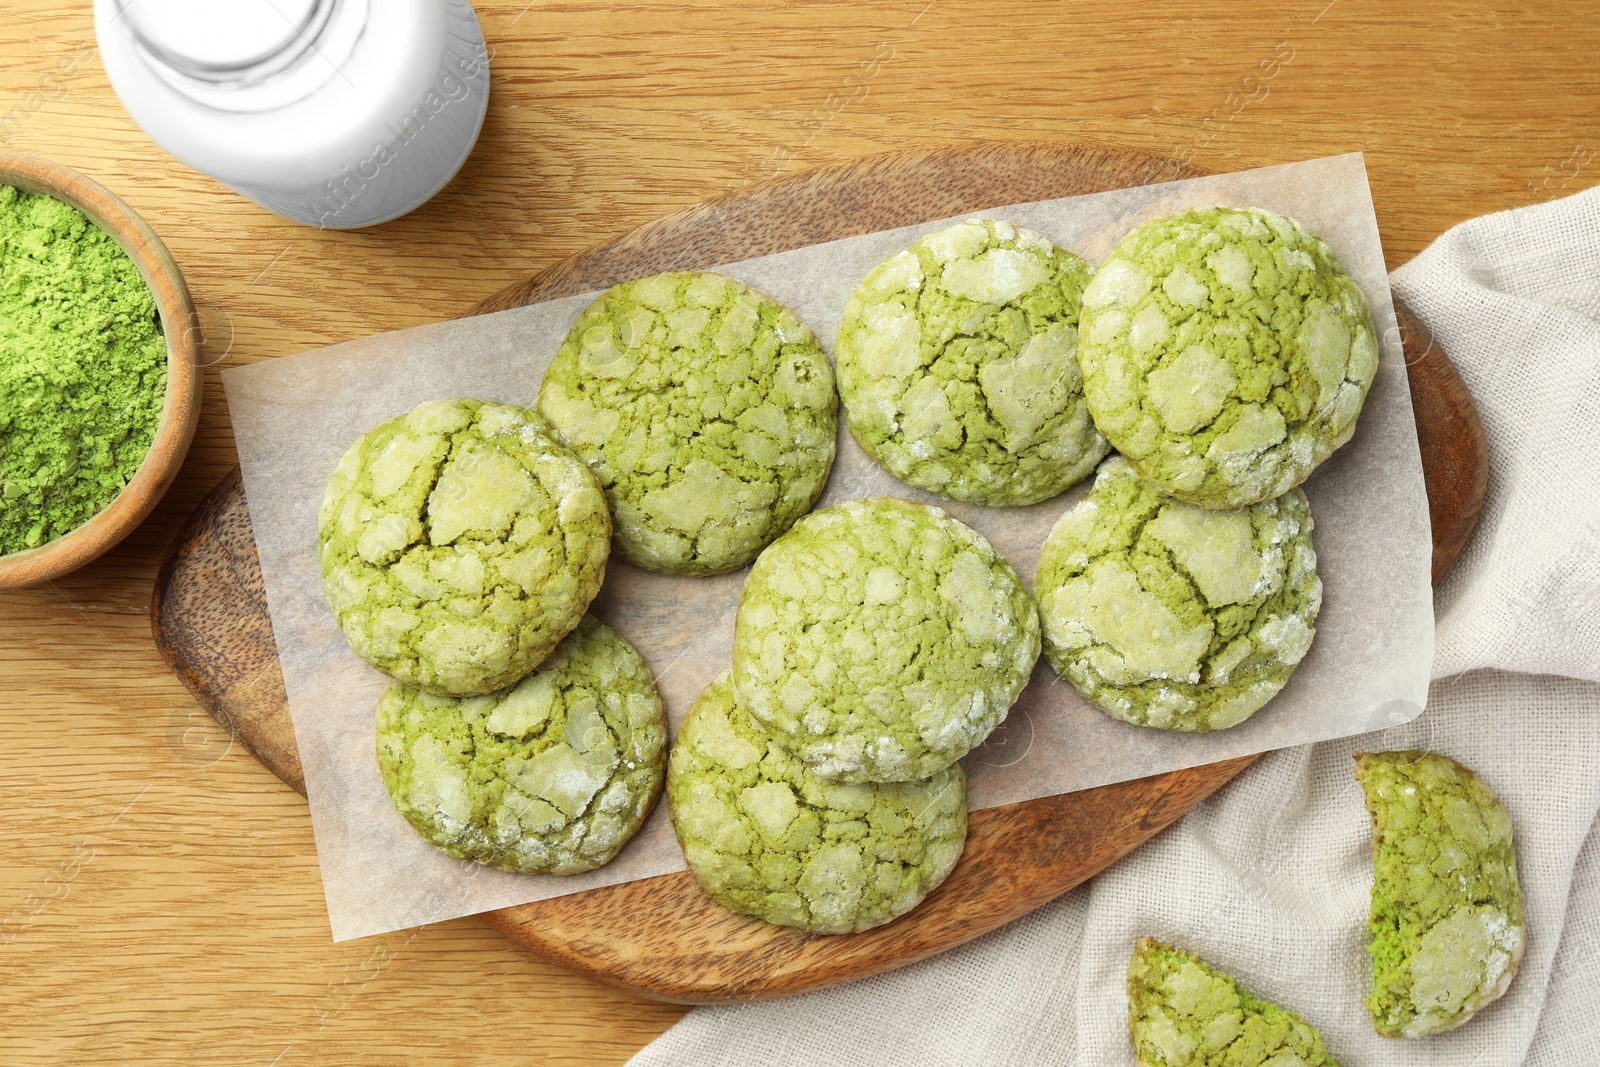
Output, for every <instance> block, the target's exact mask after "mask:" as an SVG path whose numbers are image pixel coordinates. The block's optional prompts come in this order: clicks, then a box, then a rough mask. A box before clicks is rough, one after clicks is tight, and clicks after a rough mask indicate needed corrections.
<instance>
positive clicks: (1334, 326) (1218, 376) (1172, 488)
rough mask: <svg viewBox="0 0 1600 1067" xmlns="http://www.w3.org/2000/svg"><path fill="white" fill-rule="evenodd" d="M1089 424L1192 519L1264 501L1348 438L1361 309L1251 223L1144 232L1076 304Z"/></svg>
mask: <svg viewBox="0 0 1600 1067" xmlns="http://www.w3.org/2000/svg"><path fill="white" fill-rule="evenodd" d="M1078 359H1079V362H1080V363H1081V364H1082V366H1083V377H1084V392H1085V394H1086V395H1087V397H1088V400H1089V410H1090V411H1091V412H1093V413H1094V421H1095V423H1096V424H1097V425H1098V426H1099V427H1100V430H1101V432H1102V433H1104V434H1105V435H1106V437H1108V438H1110V440H1111V443H1112V444H1113V445H1114V446H1116V449H1117V451H1119V452H1121V453H1122V454H1123V455H1125V456H1127V457H1128V461H1129V462H1130V463H1132V464H1133V466H1134V468H1135V469H1136V470H1137V471H1138V472H1139V475H1140V477H1142V478H1144V479H1146V480H1147V481H1149V482H1151V483H1152V484H1153V485H1155V486H1156V487H1157V488H1159V489H1161V490H1162V491H1164V492H1167V493H1170V494H1172V495H1173V496H1176V497H1178V498H1179V499H1180V500H1187V501H1189V502H1191V503H1194V504H1200V505H1202V506H1204V507H1208V508H1237V507H1244V506H1245V505H1247V504H1255V503H1259V502H1261V501H1263V500H1271V499H1272V498H1273V497H1276V496H1280V495H1282V494H1283V493H1284V492H1285V491H1287V490H1289V489H1291V488H1293V487H1294V486H1296V485H1299V484H1300V483H1301V482H1302V481H1304V480H1305V478H1306V476H1307V475H1309V474H1310V473H1311V470H1312V468H1314V467H1315V466H1316V465H1317V464H1318V463H1321V462H1322V461H1323V460H1324V459H1326V458H1328V456H1329V455H1330V454H1332V452H1333V450H1334V449H1336V448H1338V447H1339V446H1340V445H1342V444H1344V443H1345V442H1346V441H1348V440H1349V439H1350V435H1351V434H1352V433H1354V432H1355V427H1356V416H1357V415H1359V414H1360V413H1361V405H1362V403H1363V402H1364V401H1365V399H1366V395H1367V388H1368V387H1369V386H1370V385H1371V384H1372V377H1373V374H1374V373H1375V372H1376V371H1377V368H1378V342H1377V338H1376V336H1375V335H1374V333H1373V329H1372V317H1371V315H1369V314H1368V312H1367V301H1366V297H1365V296H1363V295H1362V292H1361V288H1360V287H1359V286H1358V285H1356V283H1355V279H1353V278H1351V277H1350V275H1349V274H1347V273H1346V272H1345V270H1344V268H1342V267H1341V266H1339V264H1338V262H1337V261H1336V260H1335V259H1334V256H1333V253H1332V252H1331V251H1330V250H1329V249H1328V246H1327V245H1325V244H1323V243H1322V241H1321V240H1319V239H1318V238H1317V237H1315V236H1313V235H1312V234H1310V233H1308V232H1306V230H1304V229H1303V228H1302V227H1301V226H1300V224H1299V223H1297V222H1295V221H1293V220H1292V219H1286V218H1283V217H1282V216H1279V215H1272V214H1269V213H1267V212H1265V211H1237V210H1233V209H1231V208H1211V209H1206V210H1198V211H1186V212H1184V213H1182V214H1178V215H1168V216H1165V217H1162V218H1158V219H1153V220H1151V221H1150V222H1147V223H1145V224H1144V225H1142V226H1140V227H1139V228H1138V229H1136V230H1134V231H1133V232H1132V233H1130V234H1129V235H1128V236H1127V237H1125V238H1123V240H1122V243H1121V244H1119V245H1117V247H1116V250H1115V251H1113V252H1112V253H1111V256H1110V258H1108V259H1107V260H1106V261H1105V263H1103V264H1101V266H1100V269H1099V271H1097V272H1096V274H1095V277H1094V281H1092V282H1090V283H1089V287H1088V288H1087V289H1085V290H1084V293H1083V324H1082V336H1081V338H1080V342H1079V345H1078Z"/></svg>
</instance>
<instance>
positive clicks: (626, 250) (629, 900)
mask: <svg viewBox="0 0 1600 1067" xmlns="http://www.w3.org/2000/svg"><path fill="white" fill-rule="evenodd" d="M1171 169H1172V168H1170V167H1169V166H1168V165H1167V163H1166V161H1164V160H1162V159H1161V158H1160V157H1158V156H1154V155H1150V154H1147V153H1143V152H1138V151H1135V150H1132V149H1126V148H1107V147H1103V146H1085V145H1073V144H1063V143H1045V144H1036V145H1035V144H1026V143H1024V144H1009V143H1003V142H1002V143H999V144H994V145H987V146H968V147H958V148H945V149H939V150H936V151H932V152H913V153H891V154H887V155H878V156H872V157H869V158H867V159H865V160H860V161H857V162H853V163H848V164H843V165H840V166H837V167H826V168H821V169H818V170H814V171H810V172H807V173H804V174H801V175H796V176H794V177H792V178H778V179H773V180H771V181H768V182H765V183H762V184H761V185H758V186H754V187H752V188H750V189H749V190H742V191H738V192H734V193H731V194H728V195H726V196H723V197H719V198H717V199H715V200H713V201H711V202H709V203H706V204H703V205H697V206H695V207H692V208H689V209H688V210H686V211H682V212H678V213H676V214H673V215H671V216H669V217H667V218H665V219H662V220H660V221H658V222H654V223H650V224H649V225H647V226H644V227H642V228H641V229H639V230H637V231H635V232H633V233H630V234H627V235H625V236H623V237H621V238H619V239H617V240H615V241H612V242H609V243H607V244H605V245H602V246H600V247H598V248H595V249H591V250H589V251H586V252H581V253H579V254H578V255H576V256H574V257H572V258H571V259H568V260H564V261H563V262H561V263H559V264H556V265H555V266H553V267H551V268H549V269H548V270H545V271H541V272H539V274H537V275H536V276H535V277H533V278H531V279H530V280H529V281H527V282H525V283H519V284H517V285H513V286H509V287H507V288H506V289H505V290H502V291H501V292H500V293H497V294H496V295H495V296H493V297H490V298H489V299H487V300H485V301H483V302H482V303H480V304H479V305H478V306H477V307H476V308H475V309H474V310H475V311H478V312H491V311H499V310H504V309H506V308H511V307H520V306H522V305H523V304H527V303H531V302H533V301H536V300H545V299H550V298H553V297H557V296H566V295H571V294H573V293H579V292H584V291H589V290H593V289H598V288H604V287H606V286H609V285H612V284H614V283H615V282H618V281H621V280H624V279H626V278H634V277H639V276H642V275H646V274H651V273H655V272H658V271H663V270H682V269H693V268H700V267H708V266H713V265H715V264H717V263H721V262H728V261H733V260H742V259H749V258H752V257H754V256H759V255H765V254H768V253H772V252H779V251H784V250H787V249H790V248H797V247H801V246H803V245H808V244H816V243H819V242H823V241H830V240H836V239H838V238H841V237H848V236H854V235H856V234H860V233H865V232H870V231H873V230H882V229H889V228H892V227H896V226H903V225H908V224H910V223H914V222H922V221H926V220H928V219H931V218H941V217H948V216H950V215H954V214H959V213H961V212H963V211H968V210H976V209H981V208H984V207H991V206H995V205H1000V204H1011V203H1026V202H1029V201H1034V200H1044V199H1050V198H1053V197H1059V196H1071V195H1075V194H1080V193H1087V192H1095V191H1099V190H1101V189H1106V188H1114V187H1117V186H1126V185H1135V184H1140V183H1143V182H1148V181H1150V180H1152V179H1153V178H1156V177H1160V176H1167V175H1168V173H1169V171H1170V170H1171ZM1184 173H1187V171H1185V172H1184ZM1406 324H1407V329H1406V330H1405V335H1406V337H1405V339H1406V341H1407V344H1408V345H1409V348H1408V352H1407V355H1408V360H1407V362H1408V363H1409V364H1410V375H1409V378H1410V382H1411V392H1412V395H1413V398H1414V401H1413V402H1414V404H1415V405H1416V406H1417V407H1418V409H1419V410H1421V411H1422V412H1423V414H1424V416H1426V419H1425V420H1424V421H1420V422H1419V424H1418V440H1419V443H1420V445H1421V447H1422V451H1423V454H1424V455H1425V456H1426V457H1427V461H1426V466H1425V474H1426V477H1427V480H1428V483H1429V484H1431V485H1434V486H1437V487H1438V490H1437V491H1438V494H1439V495H1438V496H1437V497H1434V498H1430V503H1431V504H1432V508H1431V511H1432V514H1433V519H1434V526H1435V529H1436V530H1439V531H1441V532H1442V534H1443V536H1444V540H1442V541H1438V542H1436V545H1435V567H1436V570H1437V571H1438V572H1439V573H1441V574H1442V573H1443V571H1444V569H1446V568H1448V566H1449V564H1450V562H1451V561H1452V560H1453V559H1454V557H1455V554H1456V552H1458V551H1459V550H1460V547H1461V544H1462V543H1463V540H1464V537H1465V535H1466V534H1467V533H1469V532H1470V530H1471V526H1472V521H1473V519H1474V518H1475V517H1476V516H1477V514H1478V509H1479V507H1480V505H1481V503H1482V495H1483V489H1484V485H1485V484H1486V477H1487V450H1486V445H1485V442H1484V438H1483V429H1482V426H1481V425H1480V424H1479V422H1478V419H1477V414H1476V411H1475V409H1474V408H1473V405H1472V401H1471V398H1470V397H1469V396H1468V395H1467V393H1466V391H1465V389H1464V388H1463V387H1462V385H1461V379H1460V378H1459V376H1457V375H1456V373H1455V371H1454V369H1453V368H1452V367H1451V365H1450V363H1449V362H1448V360H1447V359H1446V358H1445V356H1444V354H1443V353H1442V352H1441V351H1440V350H1439V349H1438V348H1437V347H1435V346H1433V345H1432V344H1431V339H1430V338H1429V337H1428V336H1427V335H1426V333H1425V332H1424V331H1423V330H1421V328H1420V327H1418V326H1416V325H1415V324H1414V322H1413V321H1412V320H1411V319H1410V318H1409V317H1408V318H1407V320H1406ZM1428 420H1431V421H1428ZM224 590H226V591H227V594H228V595H226V596H223V595H220V594H221V593H222V592H223V591H224ZM151 621H152V629H153V631H154V635H155V639H156V644H157V646H158V647H159V648H160V650H161V653H162V655H163V656H164V657H165V658H166V659H167V661H168V662H169V663H171V664H172V667H173V669H174V671H175V672H176V673H177V674H178V676H179V677H180V678H182V679H183V680H184V684H185V685H187V686H188V687H189V688H190V690H191V691H192V692H194V694H195V696H196V698H197V699H198V700H199V701H200V703H201V705H202V706H204V707H206V708H207V709H208V710H210V711H211V712H212V714H213V715H214V716H215V717H216V718H217V720H218V722H220V723H222V724H223V725H225V726H227V727H228V728H229V729H230V731H231V732H232V733H233V735H234V737H235V738H236V740H238V741H239V742H240V743H241V744H243V745H245V746H246V747H247V748H249V749H250V750H251V751H253V752H255V753H257V755H258V756H260V757H261V758H262V760H263V762H265V763H266V764H267V766H268V767H270V768H272V769H273V771H274V773H276V774H278V776H279V777H280V778H282V779H283V780H284V781H285V782H288V783H289V784H291V785H293V786H295V787H296V788H297V789H300V790H301V791H302V792H303V791H304V781H303V776H302V773H301V768H300V764H299V760H298V757H297V756H296V754H295V752H294V729H293V725H292V724H291V722H290V716H289V710H288V708H287V706H286V704H285V699H284V691H283V681H282V678H281V675H279V674H278V672H277V670H276V669H275V668H276V662H275V651H276V650H275V648H274V645H273V639H272V627H271V624H270V622H269V621H268V619H267V610H266V596H265V592H264V591H263V588H262V582H261V574H260V570H259V568H258V567H257V566H256V558H255V550H254V546H253V542H252V534H251V530H250V524H249V517H248V508H247V507H246V505H245V501H244V491H243V486H242V485H241V484H240V482H239V480H238V479H237V478H235V477H234V476H232V475H230V476H229V477H227V478H225V479H224V480H223V482H222V484H221V486H220V487H219V490H218V491H217V492H214V493H213V494H212V495H211V496H210V497H208V498H207V499H206V501H205V502H204V503H203V504H202V505H201V506H200V508H199V509H198V511H197V512H196V514H195V517H194V518H193V519H192V520H191V521H190V522H189V524H188V525H186V526H185V527H184V528H183V529H182V530H181V531H180V532H179V534H178V537H177V538H176V540H175V541H174V543H173V547H172V550H171V552H170V553H169V555H168V558H167V559H166V561H165V562H164V563H163V564H162V569H161V574H160V575H159V577H158V578H157V581H156V589H155V595H154V598H153V600H152V604H151ZM1250 762H1251V761H1250V760H1249V759H1236V760H1231V761H1229V762H1227V763H1222V764H1216V765H1213V766H1209V767H1197V768H1192V769H1189V770H1184V771H1179V772H1177V773H1174V774H1168V775H1163V776H1159V777H1155V778H1148V779H1144V780H1143V781H1139V782H1124V783H1120V784H1117V785H1113V786H1107V787H1104V788H1100V789H1090V790H1084V791H1082V792H1078V793H1073V794H1070V795H1063V796H1055V797H1046V798H1042V799H1038V800H1033V801H1029V802H1026V803H1022V804H1013V805H1009V806H1006V807H1004V808H1000V809H993V810H989V811H983V812H978V813H976V814H975V815H974V817H973V819H972V824H971V830H970V832H969V834H968V836H967V845H966V851H965V852H964V853H963V855H962V857H961V862H960V863H959V864H958V865H957V867H956V869H955V870H954V871H953V872H952V873H951V875H950V878H949V880H948V881H947V882H945V883H944V885H942V886H941V887H940V888H939V889H938V890H937V891H936V892H935V893H933V894H932V896H930V897H929V899H928V900H927V901H926V902H925V903H924V904H922V905H921V906H919V907H918V908H917V909H915V910H914V911H913V912H911V914H909V915H907V916H905V917H904V918H902V919H899V920H898V921H896V922H894V923H892V924H890V925H888V926H884V927H879V928H877V929H874V930H869V931H865V932H863V933H859V934H851V935H848V936H836V937H808V936H806V935H804V934H801V933H799V932H797V931H793V930H787V929H782V928H779V927H775V926H771V925H768V924H766V923H762V922H757V921H754V920H751V919H748V918H744V917H741V916H736V915H733V914H731V913H729V912H727V911H726V910H725V909H722V908H720V907H718V906H717V905H716V904H715V903H714V902H713V901H712V900H711V899H710V898H709V897H707V896H706V895H705V894H704V893H703V892H701V891H700V890H699V887H698V884H697V883H696V881H695V879H694V878H693V876H692V875H690V874H688V873H687V872H683V873H678V874H671V875H664V876H661V877H657V878H650V879H645V880H642V881H637V882H631V883H625V884H622V885H615V886H609V887H606V888H602V889H596V890H592V891H589V892H586V893H581V894H572V895H568V896H562V897H555V898H552V899H549V900H543V901H538V902H535V903H532V904H526V905H522V906H519V907H514V908H507V909H505V910H503V911H499V912H495V913H493V914H490V915H488V916H487V919H488V921H489V922H490V924H491V925H493V926H495V927H496V928H497V929H500V930H502V931H504V932H505V933H506V934H507V935H508V936H510V937H512V938H513V939H515V940H517V941H519V942H521V943H522V944H525V945H527V946H528V947H529V948H532V949H533V950H534V951H536V952H538V953H539V954H540V955H542V956H544V957H545V958H547V959H551V960H554V961H556V962H558V963H561V964H562V965H563V966H565V967H568V968H570V969H572V970H575V971H577V972H579V973H581V974H585V975H589V976H591V977H594V978H597V979H599V980H601V981H604V982H607V983H610V984H613V985H618V986H622V987H623V988H626V989H629V990H631V991H634V992H638V993H642V994H644V995H646V996H651V997H658V998H662V999H666V1000H672V1001H682V1002H690V1003H717V1002H725V1001H742V1000H754V999H765V998H770V997H778V996H787V995H792V994H794V993H799V992H805V991H807V990H811V989H818V988H823V987H826V986H829V985H833V984H836V983H838V982H840V981H846V980H850V979H854V978H860V977H864V976H866V975H870V974H876V973H880V972H882V971H886V970H890V969H893V968H895V967H900V966H904V965H905V964H908V963H912V962H915V961H917V960H919V959H923V958H926V957H927V956H929V955H933V954H934V953H937V952H941V951H943V950H945V949H948V948H952V947H954V946H955V945H958V944H962V943H964V942H966V941H969V940H971V939H972V938H974V937H977V936H979V935H981V934H983V933H986V932H988V931H989V930H992V929H994V928H995V927H997V926H1000V925H1002V924H1003V923H1006V922H1009V921H1010V920H1011V919H1014V918H1016V917H1018V916H1020V915H1023V914H1025V913H1026V912H1028V911H1031V910H1033V909H1034V908H1036V907H1038V906H1039V905H1041V904H1043V903H1045V902H1047V901H1049V900H1052V899H1054V898H1055V897H1056V896H1059V895H1060V894H1061V893H1063V892H1065V891H1066V890H1068V889H1070V888H1072V887H1073V886H1075V885H1078V884H1079V883H1081V882H1083V881H1084V880H1085V879H1087V878H1089V877H1091V876H1093V875H1094V874H1096V873H1098V872H1099V871H1101V870H1102V869H1104V868H1105V867H1106V866H1107V865H1108V864H1110V863H1112V862H1114V861H1116V860H1117V859H1118V858H1120V857H1121V856H1123V855H1125V854H1126V853H1128V852H1129V851H1131V850H1132V849H1133V848H1135V847H1137V846H1138V845H1139V844H1140V843H1141V842H1143V841H1145V840H1147V839H1148V838H1149V837H1150V836H1151V835H1152V834H1154V833H1157V832H1159V831H1160V830H1162V829H1163V828H1165V827H1166V826H1167V825H1168V824H1169V823H1171V822H1172V820H1173V819H1176V818H1177V817H1178V816H1180V815H1182V814H1183V813H1184V812H1185V811H1187V810H1188V809H1189V808H1190V807H1192V806H1193V805H1194V804H1196V803H1198V802H1199V801H1200V800H1202V799H1204V798H1205V797H1206V796H1208V795H1209V794H1211V793H1212V792H1214V791H1215V790H1216V789H1218V788H1219V787H1221V786H1222V785H1223V784H1225V783H1226V782H1228V781H1230V780H1231V779H1232V778H1233V777H1234V776H1235V775H1236V774H1238V773H1239V772H1240V771H1242V770H1243V769H1244V768H1245V767H1246V766H1248V765H1249V763H1250Z"/></svg>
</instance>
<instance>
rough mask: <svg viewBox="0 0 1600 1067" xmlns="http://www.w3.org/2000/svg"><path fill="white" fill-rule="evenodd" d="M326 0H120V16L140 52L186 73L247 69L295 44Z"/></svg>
mask: <svg viewBox="0 0 1600 1067" xmlns="http://www.w3.org/2000/svg"><path fill="white" fill-rule="evenodd" d="M329 6H331V0H121V7H122V16H123V17H124V18H126V19H127V20H128V24H129V26H130V27H131V28H132V30H133V32H134V33H135V34H136V35H137V36H138V37H139V38H140V40H141V41H142V42H143V43H144V45H145V47H147V48H149V49H150V50H151V51H153V52H155V53H157V54H158V55H160V56H161V58H162V59H165V60H166V61H167V62H169V63H171V64H173V65H174V66H175V67H178V68H179V69H182V70H185V71H186V72H188V73H192V74H196V75H202V76H203V74H204V73H217V74H220V73H224V72H228V71H239V70H245V69H248V68H250V67H253V66H255V65H257V64H259V63H261V62H263V61H265V60H267V59H270V58H272V57H273V56H277V55H279V53H281V52H283V51H284V50H285V49H286V48H288V47H289V46H291V45H295V44H296V43H298V47H297V48H295V51H296V52H300V51H303V50H304V49H305V48H306V47H308V46H309V45H310V34H309V33H308V31H311V30H312V27H313V24H314V23H315V22H317V21H318V17H319V16H324V15H326V10H325V9H326V8H327V7H329Z"/></svg>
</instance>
